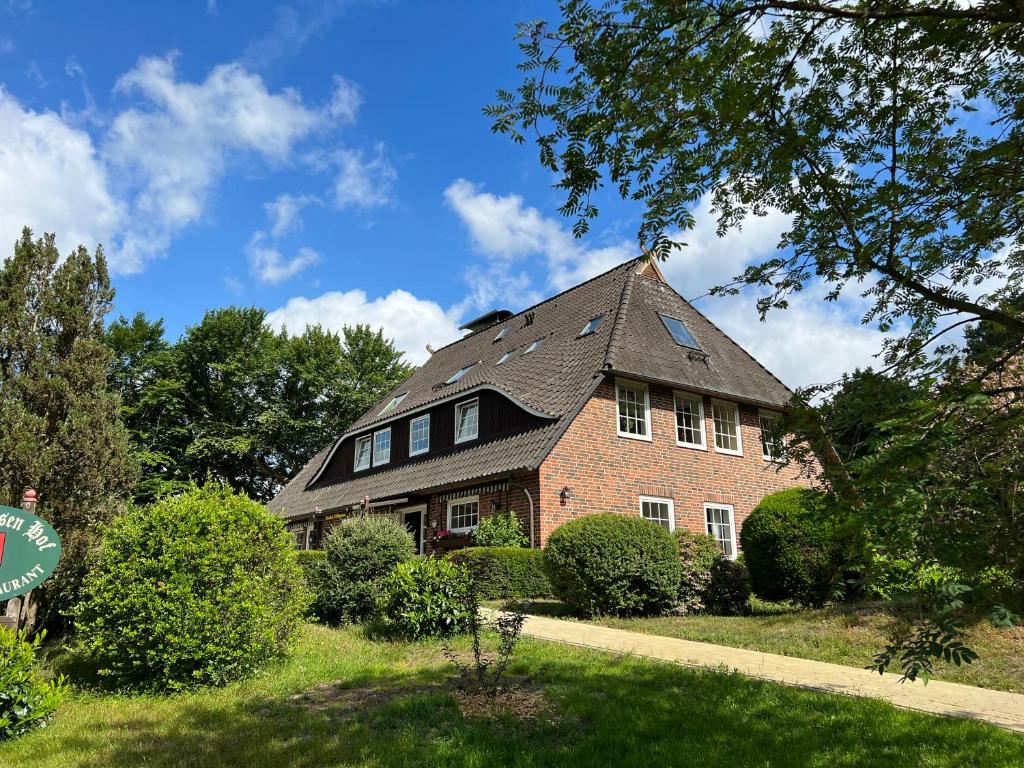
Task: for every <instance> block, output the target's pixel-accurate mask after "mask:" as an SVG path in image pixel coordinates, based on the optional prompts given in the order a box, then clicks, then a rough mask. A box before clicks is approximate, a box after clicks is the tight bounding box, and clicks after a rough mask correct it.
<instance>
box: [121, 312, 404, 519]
mask: <svg viewBox="0 0 1024 768" xmlns="http://www.w3.org/2000/svg"><path fill="white" fill-rule="evenodd" d="M106 341H107V344H108V345H109V346H110V348H111V349H112V350H113V351H114V353H115V360H114V364H113V365H112V367H111V372H110V382H111V386H112V387H114V388H115V389H116V390H118V391H119V392H121V394H122V398H123V402H124V408H123V412H122V413H123V417H124V419H125V423H126V424H127V426H128V429H129V431H130V434H131V436H132V444H133V448H134V450H135V453H136V455H137V456H138V459H139V462H140V464H141V465H142V466H143V468H144V471H143V479H142V482H141V483H140V484H139V486H138V488H137V491H136V498H137V499H139V500H141V501H149V500H152V499H154V498H157V497H158V496H160V495H161V494H162V493H165V492H167V491H173V490H175V489H177V488H180V487H182V486H183V485H185V484H187V483H189V482H191V481H193V480H202V479H204V478H206V477H207V476H211V477H214V478H216V479H218V480H222V481H224V482H227V483H230V484H231V485H232V486H233V487H234V488H236V489H238V490H242V491H244V492H245V493H247V494H249V495H250V496H252V497H254V498H258V499H264V500H265V499H269V498H270V497H272V496H273V495H274V494H275V493H276V492H277V490H278V489H279V488H280V487H281V486H282V485H283V484H285V483H287V482H288V480H290V479H291V478H292V477H294V475H295V474H296V473H297V472H298V471H299V469H301V468H302V466H303V465H304V464H305V463H306V462H307V461H309V459H311V458H312V457H313V455H314V454H315V453H316V452H317V451H318V450H320V449H321V448H323V446H324V445H326V444H328V443H329V442H330V441H331V440H333V439H335V438H336V437H337V436H338V435H339V434H341V433H342V432H343V431H344V430H345V428H346V427H347V426H348V425H349V424H350V423H351V422H352V421H353V420H354V419H355V418H357V417H358V416H359V415H361V414H362V413H363V412H364V411H365V410H366V409H367V408H369V407H370V406H371V405H372V404H373V403H375V402H377V401H378V400H380V398H381V397H383V396H384V394H385V393H386V392H388V391H389V390H391V389H393V388H394V387H395V386H396V385H397V384H398V382H400V381H401V380H402V379H404V378H405V377H406V376H408V374H409V373H410V372H411V370H412V369H411V368H410V366H408V365H406V364H405V363H404V362H403V361H402V353H401V352H399V351H398V350H396V349H395V347H394V345H393V343H392V342H391V341H390V340H388V339H386V338H385V337H384V336H383V333H382V332H381V331H379V330H378V331H373V330H371V329H370V328H369V327H368V326H355V327H353V328H349V327H346V328H344V329H343V330H342V333H341V334H336V333H332V332H330V331H326V330H324V329H323V328H321V327H320V326H310V327H307V328H306V329H305V330H304V331H303V333H302V334H300V335H291V334H289V333H288V332H287V331H286V330H282V331H274V330H273V329H271V328H270V327H269V326H268V325H267V322H266V313H265V311H264V310H262V309H257V308H239V307H229V308H226V309H220V310H213V311H210V312H207V313H206V315H205V317H204V318H203V320H202V322H200V323H199V324H198V325H195V326H192V327H191V328H189V329H188V330H187V331H186V332H185V334H184V335H183V336H182V338H181V339H179V340H178V341H177V342H175V343H173V344H170V343H168V342H166V341H165V340H164V339H163V329H162V324H161V323H160V322H159V321H157V322H151V321H149V320H147V319H146V318H145V317H143V316H141V315H139V316H136V317H135V318H133V319H132V320H130V321H129V320H127V319H125V318H120V319H119V320H117V321H115V322H114V323H112V324H111V326H110V328H109V329H108V330H107V334H106Z"/></svg>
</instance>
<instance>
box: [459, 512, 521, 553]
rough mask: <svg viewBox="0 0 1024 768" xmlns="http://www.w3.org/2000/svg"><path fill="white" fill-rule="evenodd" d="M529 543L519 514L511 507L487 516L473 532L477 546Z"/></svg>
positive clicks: (509, 545)
mask: <svg viewBox="0 0 1024 768" xmlns="http://www.w3.org/2000/svg"><path fill="white" fill-rule="evenodd" d="M529 543H530V542H529V540H528V539H527V538H526V534H525V533H523V524H522V523H521V522H519V515H517V514H516V513H515V512H513V511H512V510H511V509H507V510H505V511H504V512H496V513H495V514H493V515H491V516H490V517H485V518H484V519H483V520H481V521H480V525H478V526H477V529H476V533H474V534H473V544H474V545H475V546H477V547H525V546H527V545H528V544H529Z"/></svg>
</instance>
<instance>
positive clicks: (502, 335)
mask: <svg viewBox="0 0 1024 768" xmlns="http://www.w3.org/2000/svg"><path fill="white" fill-rule="evenodd" d="M507 335H508V326H507V325H506V326H505V327H504V328H502V329H501V330H500V331H498V335H497V336H495V337H494V340H495V341H501V340H502V339H504V338H505V337H506V336H507Z"/></svg>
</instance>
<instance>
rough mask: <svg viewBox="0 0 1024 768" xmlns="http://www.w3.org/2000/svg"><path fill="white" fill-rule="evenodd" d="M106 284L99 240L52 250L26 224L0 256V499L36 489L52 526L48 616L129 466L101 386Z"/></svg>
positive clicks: (44, 596)
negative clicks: (55, 560) (57, 548)
mask: <svg viewBox="0 0 1024 768" xmlns="http://www.w3.org/2000/svg"><path fill="white" fill-rule="evenodd" d="M113 295H114V292H113V290H112V289H111V287H110V279H109V276H108V274H107V263H106V259H105V258H104V256H103V251H102V249H100V248H97V249H96V252H95V253H94V254H90V253H89V252H88V251H87V250H86V249H85V248H84V247H82V246H79V247H78V248H77V249H75V250H74V251H72V252H71V253H69V254H67V256H66V257H65V258H64V259H63V261H62V260H61V258H60V254H59V253H58V250H57V247H56V245H55V239H54V236H53V235H52V234H47V235H44V236H43V237H42V238H39V239H35V240H34V239H33V238H32V232H31V231H30V230H29V229H27V228H26V229H25V230H23V232H22V235H21V239H20V240H19V241H18V242H17V243H16V244H15V246H14V254H13V256H12V257H10V258H8V259H6V260H4V261H3V262H2V264H0V502H2V503H4V504H8V505H17V504H18V502H19V501H20V499H21V495H22V492H23V490H24V489H25V488H27V487H32V488H35V489H37V490H38V491H39V498H40V507H39V514H41V515H42V516H43V517H45V518H46V519H47V520H49V521H50V522H51V523H52V524H53V526H54V527H55V528H56V529H57V532H58V533H59V534H60V536H61V539H62V542H63V548H64V554H63V557H62V559H61V564H60V567H59V568H58V570H57V573H56V575H55V577H54V578H53V579H52V580H51V581H50V582H48V583H47V584H46V585H45V586H44V587H43V588H42V589H41V590H38V591H37V595H38V597H39V604H40V605H41V606H42V608H43V612H44V618H45V619H46V622H47V623H48V624H50V625H51V626H52V625H55V624H56V623H58V622H59V621H60V617H61V616H62V615H65V613H66V611H67V610H68V608H69V607H70V604H71V603H72V602H73V601H74V599H75V597H76V595H77V593H78V589H79V586H80V583H81V577H82V572H83V567H84V560H85V552H86V550H87V549H88V547H89V546H90V545H91V544H92V542H93V541H94V539H95V536H96V532H97V529H98V526H99V525H100V524H101V523H102V522H104V521H105V520H107V519H109V518H110V517H111V516H112V515H113V514H114V512H115V511H116V509H117V506H118V502H119V499H121V498H122V497H123V495H124V494H125V493H126V492H127V490H128V489H129V488H130V487H131V484H132V481H133V479H134V471H133V470H134V468H133V466H132V462H131V460H130V457H129V448H128V439H127V435H126V433H125V430H124V428H123V426H122V425H121V422H120V419H119V402H118V397H117V395H116V394H114V393H112V392H111V391H109V390H108V388H107V371H108V366H109V364H110V353H109V351H108V350H107V348H106V347H105V346H104V345H103V343H102V335H103V318H104V316H105V315H106V314H107V312H109V310H110V303H111V301H112V299H113Z"/></svg>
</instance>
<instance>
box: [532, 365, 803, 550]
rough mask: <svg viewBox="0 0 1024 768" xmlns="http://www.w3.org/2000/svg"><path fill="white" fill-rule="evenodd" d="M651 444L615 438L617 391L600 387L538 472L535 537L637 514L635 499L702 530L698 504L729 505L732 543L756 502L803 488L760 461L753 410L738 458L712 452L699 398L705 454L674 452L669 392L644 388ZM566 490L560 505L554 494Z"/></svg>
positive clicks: (743, 409)
mask: <svg viewBox="0 0 1024 768" xmlns="http://www.w3.org/2000/svg"><path fill="white" fill-rule="evenodd" d="M648 391H649V397H650V406H651V436H652V438H653V439H652V440H651V441H650V442H648V441H644V440H636V439H632V438H628V437H620V436H618V435H617V429H616V424H617V412H616V403H615V385H614V382H612V381H606V382H604V383H602V384H601V386H600V387H599V388H598V390H597V391H596V392H595V393H594V395H593V397H592V398H591V399H590V401H589V402H588V403H587V404H586V406H584V408H583V410H582V411H581V412H580V414H579V415H578V416H577V417H576V419H575V420H574V421H573V423H572V424H571V425H570V426H569V428H568V430H567V431H566V432H565V434H564V435H563V436H562V438H561V440H560V441H559V442H558V444H557V445H556V446H555V448H554V450H553V451H552V452H551V454H550V455H549V456H548V457H547V459H545V461H544V463H543V464H542V465H541V467H540V505H539V507H540V509H539V513H540V537H541V543H542V544H543V542H545V541H547V537H548V535H549V534H550V533H551V531H552V530H554V529H555V528H557V527H558V526H559V525H561V524H562V523H565V522H567V521H569V520H572V519H574V518H577V517H580V516H582V515H587V514H594V513H599V512H617V513H620V514H628V515H639V514H640V498H639V497H640V496H641V495H645V496H658V497H667V498H671V499H672V500H673V505H674V513H675V525H676V527H677V528H679V527H686V528H689V529H690V530H693V531H698V532H704V531H705V519H704V503H705V502H716V503H720V504H730V505H732V506H733V510H734V520H735V525H736V538H737V542H738V539H739V527H740V526H741V525H742V523H743V520H744V519H746V517H747V515H748V514H750V512H751V510H752V509H753V508H754V507H755V506H756V505H757V503H758V502H759V501H760V500H761V499H762V498H764V497H765V496H766V495H768V494H769V493H773V492H775V491H779V490H783V489H785V488H792V487H794V486H798V487H809V486H810V485H812V482H811V481H810V480H809V479H808V478H806V477H800V472H799V469H798V468H797V467H796V466H788V467H780V466H779V465H777V464H774V463H772V462H768V461H765V460H764V458H763V456H762V451H761V428H760V422H759V419H758V409H757V408H756V407H753V406H746V405H740V432H741V438H742V447H743V455H742V456H733V455H728V454H722V453H716V452H715V448H714V444H715V443H714V433H713V431H712V430H713V425H712V420H711V400H710V398H707V397H705V398H704V432H705V444H706V445H707V447H708V449H707V450H706V451H705V450H699V449H695V448H686V447H682V446H678V445H676V437H675V436H676V420H675V404H674V399H673V392H672V390H671V389H668V388H664V387H658V386H655V385H653V384H652V385H650V386H649V387H648ZM566 486H567V487H568V488H569V489H570V496H569V498H568V499H567V500H566V501H565V503H564V504H563V503H562V501H561V499H560V498H559V492H560V491H561V490H562V488H564V487H566Z"/></svg>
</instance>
